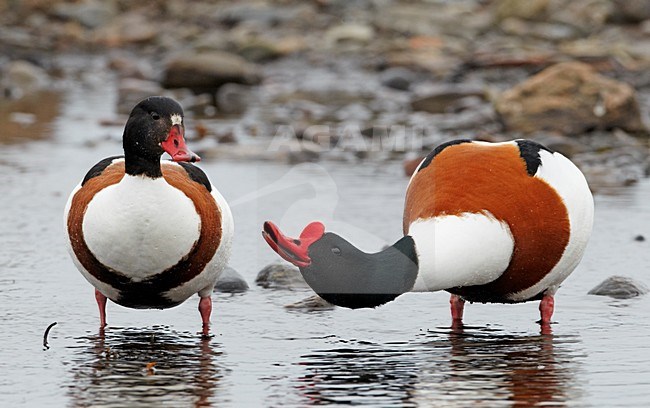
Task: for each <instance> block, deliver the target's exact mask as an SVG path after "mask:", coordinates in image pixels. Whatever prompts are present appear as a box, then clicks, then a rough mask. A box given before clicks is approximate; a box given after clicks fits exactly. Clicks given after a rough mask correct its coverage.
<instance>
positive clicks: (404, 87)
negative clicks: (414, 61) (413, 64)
mask: <svg viewBox="0 0 650 408" xmlns="http://www.w3.org/2000/svg"><path fill="white" fill-rule="evenodd" d="M415 79H416V78H415V74H414V73H413V71H411V70H410V69H407V68H402V67H395V68H388V69H387V70H385V71H382V73H381V74H380V75H379V80H380V81H381V84H382V85H384V86H385V87H388V88H393V89H397V90H398V91H408V90H409V89H410V88H411V85H412V84H413V82H414V81H415Z"/></svg>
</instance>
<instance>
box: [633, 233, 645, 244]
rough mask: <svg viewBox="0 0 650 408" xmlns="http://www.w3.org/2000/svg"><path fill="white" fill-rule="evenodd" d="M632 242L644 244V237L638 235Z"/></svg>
mask: <svg viewBox="0 0 650 408" xmlns="http://www.w3.org/2000/svg"><path fill="white" fill-rule="evenodd" d="M634 240H635V241H636V242H645V237H644V236H643V235H641V234H639V235H637V236H636V237H634Z"/></svg>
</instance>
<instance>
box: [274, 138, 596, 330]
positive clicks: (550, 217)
mask: <svg viewBox="0 0 650 408" xmlns="http://www.w3.org/2000/svg"><path fill="white" fill-rule="evenodd" d="M593 214H594V202H593V197H592V194H591V192H590V190H589V186H588V185H587V181H586V180H585V177H584V175H583V174H582V172H580V170H579V169H578V168H577V167H576V166H575V165H574V164H573V163H572V162H571V161H569V160H568V159H567V158H566V157H564V156H563V155H561V154H560V153H557V152H553V151H551V150H549V149H548V148H546V147H544V146H542V145H541V144H538V143H536V142H533V141H530V140H514V141H510V142H503V143H487V142H480V141H470V140H454V141H451V142H447V143H444V144H442V145H440V146H438V147H436V148H435V149H434V150H433V151H432V152H431V153H430V154H429V155H428V156H427V157H425V158H424V159H423V160H422V162H421V163H420V165H419V166H418V167H417V170H416V172H415V173H414V174H413V176H412V177H411V180H410V182H409V185H408V188H407V192H406V201H405V205H404V217H403V230H404V237H403V238H401V239H400V240H399V241H397V242H396V243H395V244H393V245H392V246H390V247H387V248H386V249H384V250H383V251H381V252H378V253H374V254H368V253H364V252H362V251H360V250H359V249H357V248H355V247H354V246H353V245H352V244H350V243H349V242H348V241H346V240H345V239H343V238H341V237H340V236H338V235H336V234H334V233H332V232H325V227H324V226H323V224H322V223H320V222H313V223H311V224H309V225H308V226H307V227H306V228H305V229H304V230H303V231H302V233H301V235H300V238H298V239H293V238H290V237H287V236H285V235H283V234H282V233H281V232H280V230H279V229H278V227H277V226H275V225H274V224H273V223H271V222H266V223H265V224H264V229H263V232H262V235H263V236H264V238H265V239H266V241H267V242H268V244H269V245H270V246H271V247H272V248H273V249H274V250H275V251H276V252H277V253H278V254H279V255H280V256H282V257H283V258H284V259H286V260H287V261H289V262H291V263H293V264H294V265H296V266H298V267H299V268H300V271H301V272H302V275H303V277H304V278H305V280H306V281H307V283H308V284H309V285H310V286H311V287H312V289H314V291H315V292H316V293H318V294H319V295H320V296H321V297H323V298H324V299H325V300H327V301H329V302H331V303H333V304H335V305H339V306H344V307H348V308H362V307H376V306H379V305H381V304H384V303H386V302H389V301H391V300H393V299H395V298H396V297H397V296H399V295H401V294H403V293H405V292H409V291H414V292H427V291H438V290H446V291H448V292H450V293H451V294H452V295H451V315H452V319H453V322H455V323H458V322H462V317H463V308H464V303H465V301H469V302H483V303H486V302H495V303H518V302H526V301H533V300H541V302H540V307H539V309H540V314H541V320H540V323H542V324H544V325H546V324H549V323H550V321H551V316H552V314H553V309H554V299H553V296H554V294H555V292H556V291H557V289H558V287H559V286H560V284H561V283H562V282H563V281H564V280H565V279H566V278H567V276H569V274H570V273H571V272H572V271H573V270H574V269H575V268H576V266H577V265H578V263H579V262H580V259H581V258H582V255H583V253H584V251H585V247H586V245H587V241H588V239H589V236H590V234H591V229H592V224H593Z"/></svg>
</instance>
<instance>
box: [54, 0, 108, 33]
mask: <svg viewBox="0 0 650 408" xmlns="http://www.w3.org/2000/svg"><path fill="white" fill-rule="evenodd" d="M51 13H52V14H53V15H54V16H56V17H58V18H61V19H64V20H72V21H77V22H79V23H80V24H82V25H83V26H85V27H88V28H97V27H100V26H102V25H104V24H106V23H108V22H109V21H110V20H111V19H112V18H113V17H115V16H116V15H117V7H116V6H115V4H114V3H113V2H111V1H98V0H85V1H80V2H74V3H58V4H55V5H54V6H53V7H52V12H51Z"/></svg>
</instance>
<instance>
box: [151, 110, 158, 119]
mask: <svg viewBox="0 0 650 408" xmlns="http://www.w3.org/2000/svg"><path fill="white" fill-rule="evenodd" d="M150 115H151V117H152V118H153V120H158V119H160V115H159V114H158V112H151V113H150Z"/></svg>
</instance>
